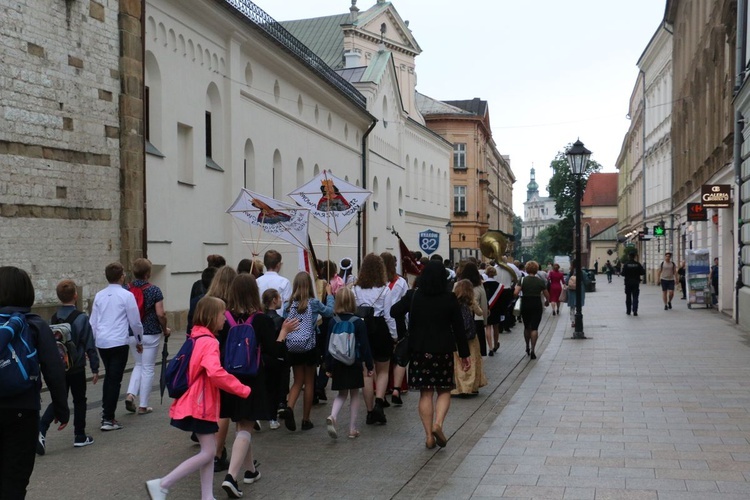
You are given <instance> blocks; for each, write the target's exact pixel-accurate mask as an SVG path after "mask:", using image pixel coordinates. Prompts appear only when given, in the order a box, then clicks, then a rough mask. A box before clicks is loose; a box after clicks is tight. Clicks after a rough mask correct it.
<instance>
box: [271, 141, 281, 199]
mask: <svg viewBox="0 0 750 500" xmlns="http://www.w3.org/2000/svg"><path fill="white" fill-rule="evenodd" d="M281 179H282V176H281V153H279V150H278V149H277V150H275V151H274V152H273V190H272V192H273V197H274V198H276V199H277V200H279V199H281V192H282V190H281Z"/></svg>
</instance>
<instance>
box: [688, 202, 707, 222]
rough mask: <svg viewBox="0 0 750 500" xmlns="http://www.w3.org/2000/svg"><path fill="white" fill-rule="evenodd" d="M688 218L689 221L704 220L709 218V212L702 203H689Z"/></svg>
mask: <svg viewBox="0 0 750 500" xmlns="http://www.w3.org/2000/svg"><path fill="white" fill-rule="evenodd" d="M687 220H688V221H689V222H701V221H704V220H708V212H707V211H706V209H705V208H704V206H703V205H701V204H700V203H688V204H687Z"/></svg>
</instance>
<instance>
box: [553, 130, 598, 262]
mask: <svg viewBox="0 0 750 500" xmlns="http://www.w3.org/2000/svg"><path fill="white" fill-rule="evenodd" d="M568 147H570V145H568ZM566 149H567V148H566ZM550 168H551V169H552V178H551V179H550V181H549V185H548V186H547V191H548V192H549V195H550V197H552V198H554V199H555V213H557V215H559V216H560V217H571V218H572V217H575V213H576V212H575V202H576V178H575V176H574V175H573V172H571V171H570V166H569V165H568V159H567V158H566V157H565V152H564V151H559V152H558V153H557V155H556V156H555V159H554V160H552V163H550ZM601 169H602V166H601V165H600V164H599V163H597V162H596V161H594V160H589V162H588V164H587V165H586V170H585V171H584V173H583V175H582V176H581V196H583V192H584V191H585V190H586V181H587V180H588V178H589V175H591V174H592V173H593V172H599V171H600V170H601ZM555 255H562V254H555Z"/></svg>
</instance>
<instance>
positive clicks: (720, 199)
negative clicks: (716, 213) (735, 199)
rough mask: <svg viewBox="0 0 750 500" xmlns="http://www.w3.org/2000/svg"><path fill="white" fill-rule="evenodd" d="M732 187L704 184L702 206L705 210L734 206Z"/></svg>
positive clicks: (702, 187)
mask: <svg viewBox="0 0 750 500" xmlns="http://www.w3.org/2000/svg"><path fill="white" fill-rule="evenodd" d="M731 198H732V187H731V186H730V185H729V184H703V185H702V186H701V205H703V208H729V207H730V206H731V204H732V200H731Z"/></svg>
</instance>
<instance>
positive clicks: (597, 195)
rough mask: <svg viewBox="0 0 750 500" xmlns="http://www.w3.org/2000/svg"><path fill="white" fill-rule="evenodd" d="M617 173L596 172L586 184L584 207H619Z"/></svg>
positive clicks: (583, 199)
mask: <svg viewBox="0 0 750 500" xmlns="http://www.w3.org/2000/svg"><path fill="white" fill-rule="evenodd" d="M617 175H618V174H617V173H601V172H594V173H593V174H591V175H590V176H589V179H588V181H587V182H586V190H585V191H584V192H583V198H582V199H581V206H582V207H612V206H617Z"/></svg>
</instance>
